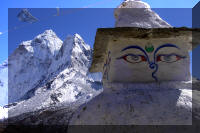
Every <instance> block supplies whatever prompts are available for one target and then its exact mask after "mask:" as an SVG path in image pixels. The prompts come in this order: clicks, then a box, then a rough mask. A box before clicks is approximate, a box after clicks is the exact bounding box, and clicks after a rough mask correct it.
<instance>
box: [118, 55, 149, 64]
mask: <svg viewBox="0 0 200 133" xmlns="http://www.w3.org/2000/svg"><path fill="white" fill-rule="evenodd" d="M121 58H123V59H124V60H125V61H127V62H129V63H140V62H142V61H147V59H146V57H145V56H143V55H134V54H128V55H125V56H123V57H121Z"/></svg>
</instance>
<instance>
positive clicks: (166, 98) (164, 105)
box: [70, 81, 192, 125]
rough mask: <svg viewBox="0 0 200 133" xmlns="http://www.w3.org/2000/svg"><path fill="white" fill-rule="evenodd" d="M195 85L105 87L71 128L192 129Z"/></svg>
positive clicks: (172, 83)
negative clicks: (163, 127) (173, 127)
mask: <svg viewBox="0 0 200 133" xmlns="http://www.w3.org/2000/svg"><path fill="white" fill-rule="evenodd" d="M191 87H192V82H191V81H190V82H163V83H160V84H157V83H149V84H139V83H137V84H122V83H110V84H107V85H105V87H104V92H103V93H101V94H100V95H98V96H97V97H95V98H94V99H93V100H91V101H89V102H88V103H87V104H84V105H82V106H81V107H80V109H79V110H78V111H77V112H76V113H75V114H74V115H73V118H72V120H71V122H70V125H191V124H192V90H191Z"/></svg>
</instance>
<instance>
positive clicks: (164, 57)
mask: <svg viewBox="0 0 200 133" xmlns="http://www.w3.org/2000/svg"><path fill="white" fill-rule="evenodd" d="M167 47H172V48H176V49H179V47H177V46H176V45H174V44H164V45H161V46H159V47H158V48H157V49H156V50H155V51H154V46H153V45H149V44H148V45H146V46H145V49H143V48H142V47H140V46H137V45H131V46H128V47H125V48H124V49H122V51H121V52H123V51H126V50H128V49H137V50H139V51H141V52H142V53H143V55H142V54H134V53H127V54H125V55H123V56H121V57H118V58H117V59H124V60H125V61H126V62H129V63H133V64H134V63H141V62H148V63H149V64H151V63H156V62H166V63H173V62H176V61H179V60H181V59H184V58H186V57H185V56H182V55H179V54H176V53H170V54H157V53H158V52H159V50H160V49H163V48H167ZM151 53H152V54H153V56H154V60H153V61H150V59H149V55H150V54H151Z"/></svg>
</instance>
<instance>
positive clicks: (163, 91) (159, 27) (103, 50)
mask: <svg viewBox="0 0 200 133" xmlns="http://www.w3.org/2000/svg"><path fill="white" fill-rule="evenodd" d="M115 17H116V24H115V26H116V27H115V28H99V29H98V30H97V33H96V37H95V44H94V54H93V61H92V65H91V68H90V72H102V73H103V79H102V81H103V88H104V91H103V92H102V93H101V94H100V95H98V96H97V97H95V98H94V99H92V100H91V101H89V102H88V103H86V104H84V105H82V106H81V107H80V108H79V109H78V110H77V112H76V113H75V114H74V115H73V118H72V119H71V122H70V125H191V124H192V81H191V80H192V79H191V74H190V57H189V51H190V50H192V45H195V44H199V42H200V41H199V39H193V38H192V35H196V36H199V35H200V30H199V29H189V28H173V27H172V26H171V25H169V24H168V23H167V22H165V21H164V20H162V19H161V18H160V17H159V15H158V14H156V13H155V12H153V11H152V10H151V9H150V6H149V5H148V4H147V3H144V2H142V1H140V0H126V1H124V2H122V4H120V6H118V8H116V10H115Z"/></svg>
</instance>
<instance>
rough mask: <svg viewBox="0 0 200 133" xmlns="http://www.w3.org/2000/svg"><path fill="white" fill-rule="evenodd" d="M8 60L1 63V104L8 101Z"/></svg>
mask: <svg viewBox="0 0 200 133" xmlns="http://www.w3.org/2000/svg"><path fill="white" fill-rule="evenodd" d="M7 94H8V62H7V61H5V62H4V63H2V64H1V65H0V106H2V105H4V104H6V103H8V97H7Z"/></svg>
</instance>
